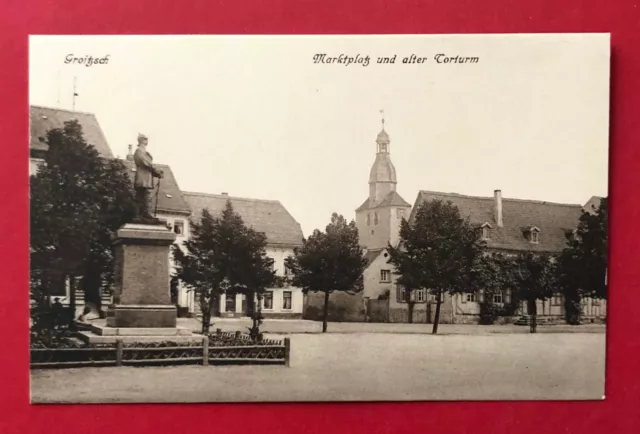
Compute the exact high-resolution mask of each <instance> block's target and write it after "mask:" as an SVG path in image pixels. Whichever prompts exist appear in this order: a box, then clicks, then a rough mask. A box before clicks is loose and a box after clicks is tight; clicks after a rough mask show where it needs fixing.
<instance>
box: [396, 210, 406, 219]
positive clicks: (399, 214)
mask: <svg viewBox="0 0 640 434" xmlns="http://www.w3.org/2000/svg"><path fill="white" fill-rule="evenodd" d="M396 215H397V216H398V218H399V219H401V218H403V217H404V210H403V209H402V208H398V209H397V210H396Z"/></svg>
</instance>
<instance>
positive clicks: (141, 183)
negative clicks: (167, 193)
mask: <svg viewBox="0 0 640 434" xmlns="http://www.w3.org/2000/svg"><path fill="white" fill-rule="evenodd" d="M148 143H149V139H148V138H147V136H145V135H144V134H138V149H136V152H135V153H134V154H133V161H134V162H135V163H136V179H135V182H134V187H135V189H136V201H137V202H138V207H139V208H138V218H139V219H142V220H149V219H153V217H152V216H151V213H150V212H149V200H150V196H151V193H150V191H151V190H153V189H154V187H155V186H154V185H153V178H162V177H163V176H164V174H163V173H162V170H158V169H156V168H155V167H154V166H153V157H152V156H151V154H150V153H149V152H147V144H148ZM158 182H160V181H158Z"/></svg>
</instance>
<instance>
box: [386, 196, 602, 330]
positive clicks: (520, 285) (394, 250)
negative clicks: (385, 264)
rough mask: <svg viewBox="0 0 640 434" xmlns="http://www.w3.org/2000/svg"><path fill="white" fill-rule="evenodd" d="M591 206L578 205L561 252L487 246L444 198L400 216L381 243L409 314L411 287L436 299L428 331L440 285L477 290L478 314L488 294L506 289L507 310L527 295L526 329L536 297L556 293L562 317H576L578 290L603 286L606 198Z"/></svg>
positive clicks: (598, 293)
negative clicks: (392, 240) (392, 236)
mask: <svg viewBox="0 0 640 434" xmlns="http://www.w3.org/2000/svg"><path fill="white" fill-rule="evenodd" d="M592 211H593V212H584V213H583V214H582V216H581V217H580V221H579V224H578V228H577V230H576V231H575V232H574V233H570V234H567V247H566V248H565V249H564V250H563V251H562V252H561V253H560V254H558V255H550V254H545V253H534V252H522V253H516V254H513V253H512V254H507V253H492V252H489V251H488V250H487V246H486V243H485V242H484V241H483V240H482V237H481V232H480V231H479V230H478V228H477V227H476V226H475V225H473V224H471V223H470V221H469V220H468V219H463V218H462V216H461V214H460V211H459V209H458V208H457V207H456V206H454V205H452V204H451V203H450V202H442V201H438V200H435V201H430V202H426V203H424V204H422V205H421V206H420V208H419V209H418V210H417V212H416V216H415V218H414V219H413V221H412V222H411V223H409V222H408V221H406V220H403V221H402V223H401V228H400V243H399V245H398V246H396V247H394V246H389V247H388V250H389V254H390V260H389V262H390V263H391V264H393V265H394V267H395V270H396V274H397V283H398V284H399V285H400V286H402V287H403V289H404V290H405V294H407V302H408V310H409V322H411V321H412V313H413V307H414V304H415V301H413V300H414V297H412V296H411V294H412V292H414V291H416V290H420V289H426V290H427V291H429V292H430V293H431V294H433V296H434V299H435V300H436V312H435V318H434V321H433V333H437V331H438V323H439V320H440V306H441V304H442V294H443V293H448V294H456V293H481V294H482V295H483V297H482V298H483V299H482V300H481V308H482V309H483V311H484V312H482V313H481V314H488V316H491V312H488V311H491V310H494V309H495V306H494V304H493V303H492V295H493V294H495V293H505V292H508V293H509V294H510V295H511V297H510V298H511V301H510V303H509V304H510V305H511V307H512V309H511V314H512V313H513V310H514V309H513V307H516V306H518V305H519V302H520V301H524V302H526V305H527V310H528V312H529V314H531V315H532V320H531V332H535V331H536V316H537V301H538V300H547V299H548V298H550V297H552V296H553V295H554V294H562V295H564V298H565V300H566V308H567V309H566V312H567V321H568V322H570V323H574V324H576V323H579V315H580V300H581V298H583V297H595V298H606V292H607V291H606V266H607V200H606V199H603V200H602V203H601V204H600V206H599V207H598V208H597V209H595V210H592Z"/></svg>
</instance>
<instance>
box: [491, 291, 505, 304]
mask: <svg viewBox="0 0 640 434" xmlns="http://www.w3.org/2000/svg"><path fill="white" fill-rule="evenodd" d="M493 302H494V303H497V304H500V303H504V299H503V297H502V292H501V291H500V292H496V293H495V294H493Z"/></svg>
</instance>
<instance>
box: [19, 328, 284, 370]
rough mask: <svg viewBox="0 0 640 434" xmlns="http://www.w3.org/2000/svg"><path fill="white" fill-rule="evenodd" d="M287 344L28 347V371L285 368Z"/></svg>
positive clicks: (213, 339)
mask: <svg viewBox="0 0 640 434" xmlns="http://www.w3.org/2000/svg"><path fill="white" fill-rule="evenodd" d="M290 354H291V341H290V340H289V338H285V339H284V340H282V341H280V340H264V339H259V340H253V339H251V338H250V337H249V336H246V335H245V336H243V335H241V334H240V332H236V333H222V332H220V331H218V332H217V333H215V334H211V335H209V336H205V337H203V338H202V342H195V343H191V344H186V343H180V344H178V343H171V342H162V343H124V342H123V341H121V340H118V341H117V342H116V345H115V346H113V345H110V346H106V345H99V346H98V345H96V346H90V347H87V346H81V347H77V348H32V349H31V368H32V369H37V368H70V367H83V366H143V365H177V364H201V365H204V366H207V365H216V364H250V365H253V364H261V365H264V364H269V365H285V366H289V360H290Z"/></svg>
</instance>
